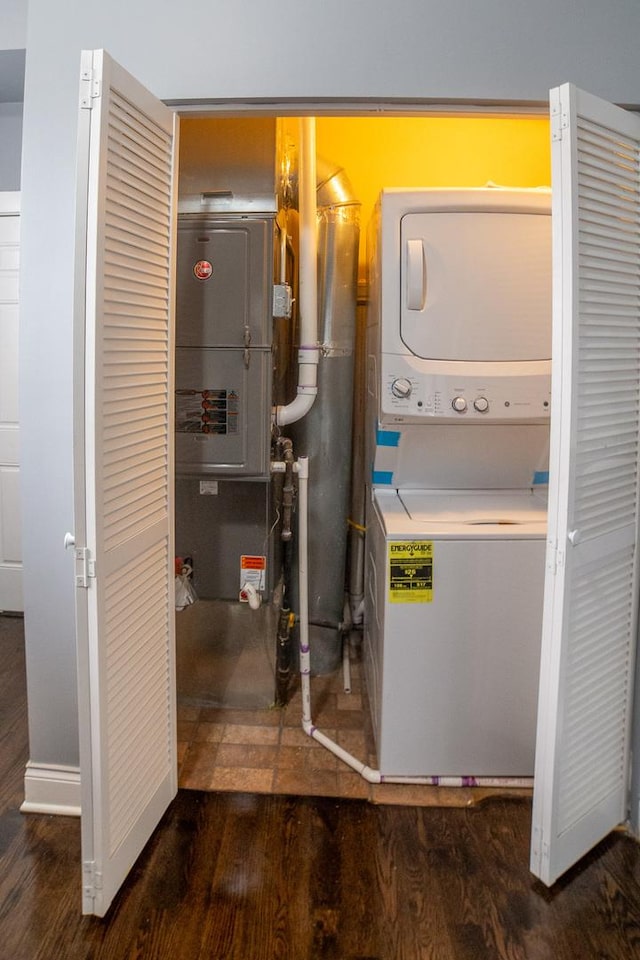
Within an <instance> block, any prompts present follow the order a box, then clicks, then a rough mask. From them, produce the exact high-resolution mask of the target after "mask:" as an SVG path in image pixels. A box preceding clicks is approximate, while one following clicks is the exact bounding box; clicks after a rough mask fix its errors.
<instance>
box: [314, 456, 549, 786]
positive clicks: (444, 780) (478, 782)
mask: <svg viewBox="0 0 640 960" xmlns="http://www.w3.org/2000/svg"><path fill="white" fill-rule="evenodd" d="M296 467H297V473H298V504H299V514H298V553H299V559H298V572H299V578H300V583H299V587H298V590H299V601H298V602H299V607H300V686H301V692H302V729H303V730H304V732H305V733H306V734H307V735H308V736H310V737H312V738H313V739H314V740H317V741H318V743H321V744H322V746H323V747H326V749H327V750H329V751H330V752H331V753H333V754H334V755H335V756H336V757H338V759H340V760H342V761H343V762H344V763H346V764H347V766H349V767H351V769H352V770H355V771H356V773H359V774H360V776H361V777H363V778H364V779H365V780H366V781H367V783H406V784H414V783H415V784H421V785H425V786H441V787H532V786H533V778H532V777H440V776H432V777H395V776H392V777H388V776H385V775H383V774H382V773H380V771H379V770H374V769H373V768H372V767H370V766H368V765H367V764H366V763H363V761H362V760H358V759H357V757H354V756H353V755H352V754H351V753H349V752H348V750H344V749H343V748H342V747H341V746H340V745H339V744H338V743H336V742H335V741H334V740H332V739H331V738H330V737H327V736H326V734H324V733H322V732H321V731H320V730H318V728H317V727H316V726H314V724H313V720H312V719H311V663H310V661H311V651H310V645H309V584H308V576H307V572H308V567H307V540H308V523H307V511H308V489H307V485H308V479H309V459H308V457H300V458H299V459H298V461H297V463H296Z"/></svg>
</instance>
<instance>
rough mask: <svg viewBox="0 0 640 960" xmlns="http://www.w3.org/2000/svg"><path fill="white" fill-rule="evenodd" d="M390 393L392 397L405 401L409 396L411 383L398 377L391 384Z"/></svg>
mask: <svg viewBox="0 0 640 960" xmlns="http://www.w3.org/2000/svg"><path fill="white" fill-rule="evenodd" d="M391 393H392V394H393V395H394V397H399V398H400V399H401V400H406V399H407V397H410V396H411V381H410V380H407V379H406V377H398V379H397V380H394V381H393V383H392V384H391Z"/></svg>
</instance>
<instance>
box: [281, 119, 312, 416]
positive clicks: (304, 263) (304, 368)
mask: <svg viewBox="0 0 640 960" xmlns="http://www.w3.org/2000/svg"><path fill="white" fill-rule="evenodd" d="M315 123H316V122H315V118H314V117H303V118H302V119H301V120H300V181H299V186H298V203H299V207H300V210H299V214H300V276H299V299H300V347H299V349H298V390H297V394H296V397H295V399H294V400H292V401H291V403H288V404H286V405H285V406H282V407H276V409H275V414H274V420H275V423H276V424H277V426H280V427H284V426H286V425H287V424H288V423H295V422H296V421H297V420H301V419H302V417H304V416H305V414H307V413H308V412H309V410H310V409H311V407H312V406H313V403H314V400H315V398H316V394H317V393H318V386H317V384H318V361H319V357H320V350H319V348H318V225H317V217H318V210H317V200H316V189H317V184H316V127H315Z"/></svg>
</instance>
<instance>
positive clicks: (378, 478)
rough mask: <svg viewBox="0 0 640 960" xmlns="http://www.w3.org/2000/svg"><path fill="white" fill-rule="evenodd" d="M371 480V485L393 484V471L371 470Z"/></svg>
mask: <svg viewBox="0 0 640 960" xmlns="http://www.w3.org/2000/svg"><path fill="white" fill-rule="evenodd" d="M371 480H372V482H373V483H380V484H383V483H384V484H389V486H390V485H391V484H392V483H393V471H392V470H373V471H372V473H371Z"/></svg>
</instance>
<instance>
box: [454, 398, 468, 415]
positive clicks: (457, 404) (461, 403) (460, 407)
mask: <svg viewBox="0 0 640 960" xmlns="http://www.w3.org/2000/svg"><path fill="white" fill-rule="evenodd" d="M451 406H452V407H453V409H454V410H455V411H456V413H464V412H465V410H466V409H467V401H466V400H465V398H464V397H454V398H453V400H452V401H451Z"/></svg>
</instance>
